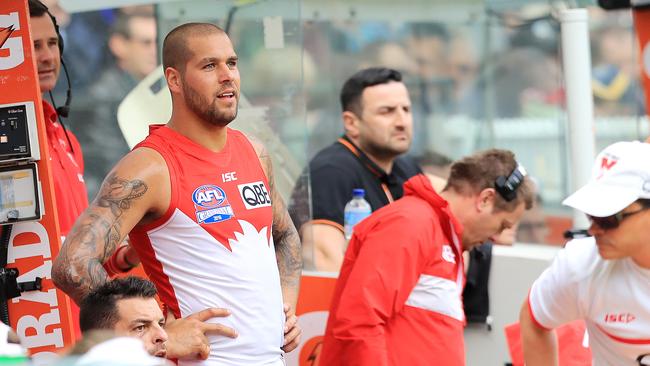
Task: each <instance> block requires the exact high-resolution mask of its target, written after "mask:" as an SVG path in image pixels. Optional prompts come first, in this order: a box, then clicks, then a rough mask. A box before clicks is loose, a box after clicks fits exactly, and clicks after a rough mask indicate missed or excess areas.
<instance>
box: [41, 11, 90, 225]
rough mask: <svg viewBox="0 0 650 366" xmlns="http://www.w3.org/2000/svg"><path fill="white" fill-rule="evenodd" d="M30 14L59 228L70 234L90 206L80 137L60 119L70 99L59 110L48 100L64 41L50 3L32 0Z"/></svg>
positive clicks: (58, 71)
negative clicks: (78, 139)
mask: <svg viewBox="0 0 650 366" xmlns="http://www.w3.org/2000/svg"><path fill="white" fill-rule="evenodd" d="M29 15H30V25H31V34H32V39H33V40H34V58H35V60H36V67H37V69H38V83H39V86H40V88H41V93H43V114H44V116H45V129H46V132H47V145H48V149H49V153H50V165H51V169H52V177H53V179H54V196H55V197H56V206H57V207H56V208H57V213H58V217H59V227H60V229H61V235H62V236H66V235H67V234H68V232H69V231H70V228H71V227H72V224H74V222H75V220H76V219H77V217H79V215H80V214H81V213H82V212H83V210H84V209H85V208H86V207H88V198H87V196H86V185H85V183H84V179H83V171H84V161H83V156H82V154H81V146H80V145H79V142H78V141H77V138H76V137H75V136H74V134H72V132H70V131H66V129H65V127H64V126H63V125H62V124H61V123H60V121H59V116H64V117H66V116H67V112H68V108H69V100H66V102H65V104H64V106H62V107H59V108H57V109H55V107H53V106H52V104H50V103H48V102H47V101H45V99H46V96H47V95H48V94H49V93H50V92H51V91H52V89H54V87H55V86H56V83H57V81H58V79H59V74H60V72H61V65H62V62H63V61H62V59H61V52H62V51H63V40H62V38H61V36H60V34H59V32H58V26H57V24H56V19H55V18H54V17H52V16H51V15H50V13H49V12H48V9H47V7H46V6H45V5H43V4H42V3H41V2H39V1H37V0H29ZM68 87H69V85H68ZM52 102H53V103H54V101H52Z"/></svg>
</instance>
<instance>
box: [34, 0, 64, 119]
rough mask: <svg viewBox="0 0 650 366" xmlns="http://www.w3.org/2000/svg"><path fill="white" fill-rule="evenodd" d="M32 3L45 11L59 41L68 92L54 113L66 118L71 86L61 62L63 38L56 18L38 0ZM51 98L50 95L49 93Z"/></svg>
mask: <svg viewBox="0 0 650 366" xmlns="http://www.w3.org/2000/svg"><path fill="white" fill-rule="evenodd" d="M30 1H33V2H34V3H37V4H38V5H40V6H42V7H43V9H44V10H45V13H46V14H47V15H48V16H49V17H50V20H52V24H53V25H54V31H55V32H56V36H57V38H58V39H59V57H60V58H61V66H63V73H64V74H65V80H66V82H67V83H68V90H67V91H66V93H65V94H66V96H65V103H64V104H63V105H62V106H60V107H57V108H56V113H57V114H58V115H59V116H60V117H64V118H67V117H68V115H69V114H70V102H71V101H72V84H70V75H68V68H67V67H66V66H65V62H64V61H63V37H62V36H61V30H60V29H59V24H58V23H57V22H56V18H55V17H54V15H52V13H50V9H48V7H47V6H46V5H45V4H43V3H42V2H41V1H39V0H30ZM50 96H51V93H50Z"/></svg>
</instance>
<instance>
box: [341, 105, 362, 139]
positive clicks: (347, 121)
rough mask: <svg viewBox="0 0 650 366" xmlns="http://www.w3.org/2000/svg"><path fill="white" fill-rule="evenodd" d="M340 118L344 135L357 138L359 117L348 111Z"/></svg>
mask: <svg viewBox="0 0 650 366" xmlns="http://www.w3.org/2000/svg"><path fill="white" fill-rule="evenodd" d="M341 117H342V118H343V129H344V130H345V134H346V135H347V136H349V137H351V138H357V137H358V136H359V124H360V123H361V121H360V120H359V117H357V115H356V114H354V113H352V112H350V111H345V112H343V114H342V115H341Z"/></svg>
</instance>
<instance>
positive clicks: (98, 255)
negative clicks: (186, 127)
mask: <svg viewBox="0 0 650 366" xmlns="http://www.w3.org/2000/svg"><path fill="white" fill-rule="evenodd" d="M169 197H170V187H169V172H168V171H167V166H166V165H165V162H164V160H163V158H162V157H161V156H160V155H159V154H158V153H156V152H154V151H153V150H150V149H146V148H142V149H136V150H134V151H133V152H131V153H129V154H128V155H127V156H126V157H124V158H123V159H122V160H121V161H120V162H119V163H118V164H117V165H116V166H115V167H114V168H113V170H112V171H111V172H110V173H109V175H108V176H107V177H106V179H105V180H104V183H103V184H102V187H101V189H100V192H99V194H98V195H97V197H96V198H95V200H94V201H93V202H92V203H91V204H90V206H89V207H88V208H87V209H86V210H85V211H84V212H83V213H82V214H81V216H79V218H77V221H76V222H75V224H74V226H73V227H72V230H71V231H70V233H69V234H68V236H67V237H66V240H65V243H63V246H62V247H61V251H60V252H59V255H58V257H57V258H56V260H55V261H54V264H53V267H52V280H53V281H54V283H55V285H56V286H57V287H58V288H60V289H61V290H63V291H64V292H65V293H67V294H68V295H69V296H70V297H71V298H72V299H73V300H74V301H75V302H76V303H77V304H79V303H80V302H81V300H83V298H84V297H85V296H86V295H87V294H88V293H89V292H90V291H91V290H92V289H93V288H95V287H97V286H99V285H101V284H103V283H104V282H106V281H107V279H108V276H107V274H106V271H105V270H104V268H103V267H102V264H103V263H104V262H105V261H107V260H108V259H109V258H110V257H111V256H112V255H113V252H114V251H115V249H116V248H117V246H118V245H119V243H121V242H122V240H123V239H124V237H125V236H126V235H127V234H128V233H129V231H131V229H132V228H133V227H134V226H135V225H137V224H138V223H139V222H142V221H147V220H151V219H153V218H155V217H156V216H159V215H161V214H162V213H163V212H164V211H165V210H166V205H169ZM165 198H166V199H165Z"/></svg>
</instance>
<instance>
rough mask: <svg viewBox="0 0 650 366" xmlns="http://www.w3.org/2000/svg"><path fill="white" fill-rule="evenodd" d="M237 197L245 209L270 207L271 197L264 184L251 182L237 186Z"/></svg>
mask: <svg viewBox="0 0 650 366" xmlns="http://www.w3.org/2000/svg"><path fill="white" fill-rule="evenodd" d="M237 188H238V189H239V195H240V196H241V199H242V201H244V205H245V206H246V208H247V209H249V210H252V209H254V208H260V207H268V206H271V195H269V191H268V189H266V185H265V184H264V182H262V181H259V182H253V183H246V184H240V185H238V186H237Z"/></svg>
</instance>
